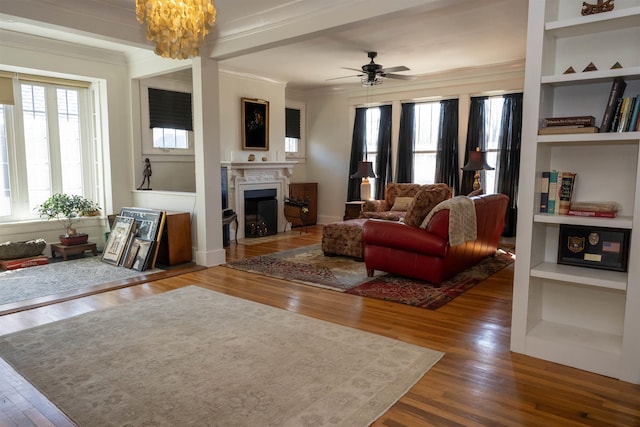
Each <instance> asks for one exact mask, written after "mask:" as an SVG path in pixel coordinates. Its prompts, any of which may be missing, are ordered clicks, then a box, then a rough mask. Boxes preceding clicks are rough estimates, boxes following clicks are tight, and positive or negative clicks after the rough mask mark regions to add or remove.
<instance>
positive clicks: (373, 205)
mask: <svg viewBox="0 0 640 427" xmlns="http://www.w3.org/2000/svg"><path fill="white" fill-rule="evenodd" d="M388 210H391V206H389V204H388V203H387V201H386V200H367V201H365V202H364V205H363V206H362V211H363V212H384V211H388Z"/></svg>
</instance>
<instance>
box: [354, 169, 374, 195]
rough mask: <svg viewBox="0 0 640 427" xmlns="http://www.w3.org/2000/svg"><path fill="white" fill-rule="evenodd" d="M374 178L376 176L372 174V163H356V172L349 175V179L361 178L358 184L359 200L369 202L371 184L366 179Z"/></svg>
mask: <svg viewBox="0 0 640 427" xmlns="http://www.w3.org/2000/svg"><path fill="white" fill-rule="evenodd" d="M375 177H376V174H375V173H373V163H372V162H366V161H363V162H362V161H361V162H358V171H357V172H356V173H354V174H353V175H351V178H362V183H361V184H360V199H362V200H371V184H370V183H369V179H368V178H375Z"/></svg>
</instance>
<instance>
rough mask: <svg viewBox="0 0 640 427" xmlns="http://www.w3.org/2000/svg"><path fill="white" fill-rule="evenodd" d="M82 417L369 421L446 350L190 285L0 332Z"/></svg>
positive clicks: (89, 420) (149, 421)
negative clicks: (425, 346) (421, 345)
mask: <svg viewBox="0 0 640 427" xmlns="http://www.w3.org/2000/svg"><path fill="white" fill-rule="evenodd" d="M0 356H1V357H2V358H4V359H5V360H6V361H7V362H8V363H9V364H10V365H11V366H13V368H14V369H16V370H17V371H18V372H19V373H20V374H21V375H23V376H24V377H25V378H26V379H27V380H28V381H29V382H31V383H32V384H33V385H34V386H35V387H36V388H37V389H38V390H40V391H41V392H42V393H43V394H44V395H45V396H47V398H48V399H49V400H51V401H52V402H53V403H54V404H55V405H56V406H58V407H59V408H60V409H61V410H62V411H63V412H64V413H65V414H67V416H69V417H70V418H71V419H72V420H73V421H74V422H75V423H77V424H78V425H79V426H146V425H149V426H171V427H175V426H291V427H294V426H295V427H299V426H317V427H321V426H344V427H352V426H367V425H369V424H370V423H372V422H373V421H374V420H375V419H377V418H378V417H380V416H381V415H382V414H383V413H384V412H385V411H386V410H387V409H388V408H389V407H390V406H391V405H393V404H394V403H395V402H396V401H397V400H398V399H399V398H400V397H402V395H403V394H404V393H406V392H407V391H408V390H409V389H410V388H411V387H412V386H413V385H414V384H415V383H416V382H417V381H418V380H419V379H420V378H422V376H423V375H424V374H425V373H426V372H427V371H428V370H429V369H430V368H431V367H432V366H433V365H434V364H435V363H436V362H438V360H440V358H441V357H442V356H443V353H441V352H438V351H434V350H430V349H428V348H424V347H419V346H416V345H413V344H408V343H404V342H402V341H398V340H395V339H391V338H386V337H383V336H380V335H375V334H372V333H368V332H363V331H359V330H356V329H351V328H348V327H345V326H341V325H336V324H333V323H330V322H326V321H322V320H318V319H313V318H310V317H306V316H303V315H300V314H297V313H292V312H289V311H286V310H282V309H278V308H274V307H271V306H267V305H263V304H259V303H255V302H251V301H246V300H243V299H240V298H236V297H232V296H228V295H224V294H221V293H218V292H214V291H210V290H206V289H203V288H199V287H197V286H188V287H185V288H181V289H178V290H173V291H169V292H165V293H163V294H160V295H155V296H151V297H147V298H143V299H140V300H137V301H133V302H130V303H125V304H122V305H119V306H115V307H111V308H107V309H103V310H98V311H95V312H91V313H86V314H83V315H80V316H77V317H72V318H69V319H66V320H62V321H59V322H55V323H51V324H48V325H43V326H38V327H35V328H32V329H28V330H25V331H21V332H17V333H14V334H10V335H6V336H3V337H0Z"/></svg>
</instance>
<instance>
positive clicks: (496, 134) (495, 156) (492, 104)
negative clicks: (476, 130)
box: [483, 96, 504, 194]
mask: <svg viewBox="0 0 640 427" xmlns="http://www.w3.org/2000/svg"><path fill="white" fill-rule="evenodd" d="M503 106H504V97H502V96H492V97H489V98H488V99H487V102H486V103H485V115H484V118H485V138H486V145H485V147H486V149H485V151H486V155H485V158H486V160H487V164H488V165H489V166H491V167H493V168H494V170H487V171H483V172H484V177H483V183H484V189H485V193H487V194H493V193H496V192H497V191H498V183H497V181H496V170H497V169H498V160H499V152H500V150H499V147H500V136H501V135H500V133H501V126H502V108H503Z"/></svg>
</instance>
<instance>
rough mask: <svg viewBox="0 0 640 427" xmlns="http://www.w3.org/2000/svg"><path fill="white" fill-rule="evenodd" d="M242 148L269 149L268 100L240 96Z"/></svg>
mask: <svg viewBox="0 0 640 427" xmlns="http://www.w3.org/2000/svg"><path fill="white" fill-rule="evenodd" d="M241 117H242V149H243V150H264V151H268V150H269V101H265V100H263V99H251V98H242V112H241Z"/></svg>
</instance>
